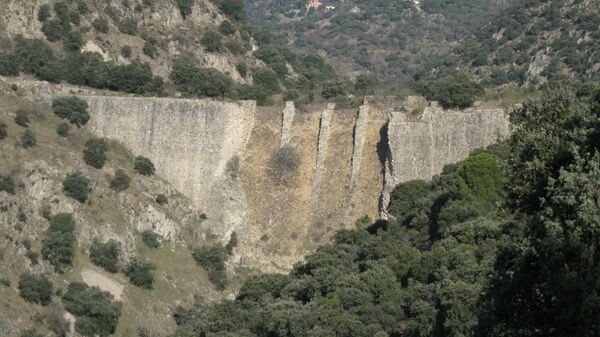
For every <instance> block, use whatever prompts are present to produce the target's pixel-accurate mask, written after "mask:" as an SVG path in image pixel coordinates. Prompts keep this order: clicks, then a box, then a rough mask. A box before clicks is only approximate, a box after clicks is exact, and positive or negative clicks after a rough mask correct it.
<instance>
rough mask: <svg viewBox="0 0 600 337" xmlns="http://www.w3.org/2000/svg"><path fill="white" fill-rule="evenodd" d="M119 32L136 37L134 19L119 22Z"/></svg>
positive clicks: (136, 30) (136, 26)
mask: <svg viewBox="0 0 600 337" xmlns="http://www.w3.org/2000/svg"><path fill="white" fill-rule="evenodd" d="M118 27H119V31H121V33H125V34H128V35H136V34H137V32H138V23H137V21H136V20H135V19H132V18H128V19H125V20H121V21H120V22H119V24H118Z"/></svg>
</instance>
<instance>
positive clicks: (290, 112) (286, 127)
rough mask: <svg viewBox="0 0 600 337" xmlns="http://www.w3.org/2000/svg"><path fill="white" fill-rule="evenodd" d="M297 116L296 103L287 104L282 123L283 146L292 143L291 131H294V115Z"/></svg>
mask: <svg viewBox="0 0 600 337" xmlns="http://www.w3.org/2000/svg"><path fill="white" fill-rule="evenodd" d="M295 114H296V106H295V105H294V102H285V108H284V109H283V118H282V122H281V146H284V145H285V144H288V143H289V142H290V130H291V129H292V123H293V122H294V115H295Z"/></svg>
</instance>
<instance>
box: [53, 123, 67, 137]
mask: <svg viewBox="0 0 600 337" xmlns="http://www.w3.org/2000/svg"><path fill="white" fill-rule="evenodd" d="M70 130H71V127H70V126H69V124H67V123H65V122H62V123H60V124H58V126H57V127H56V133H57V134H58V135H59V136H61V137H65V138H66V137H68V136H69V131H70Z"/></svg>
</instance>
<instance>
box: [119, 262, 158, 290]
mask: <svg viewBox="0 0 600 337" xmlns="http://www.w3.org/2000/svg"><path fill="white" fill-rule="evenodd" d="M155 269H156V267H155V266H154V265H153V264H152V263H150V262H144V261H140V260H139V259H133V260H132V261H131V262H130V263H129V264H128V265H127V268H125V275H127V276H128V277H129V281H130V282H131V283H132V284H133V285H135V286H138V287H140V288H144V289H152V286H153V284H154V270H155Z"/></svg>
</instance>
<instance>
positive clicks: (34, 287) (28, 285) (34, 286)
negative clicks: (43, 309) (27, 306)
mask: <svg viewBox="0 0 600 337" xmlns="http://www.w3.org/2000/svg"><path fill="white" fill-rule="evenodd" d="M19 296H21V297H22V298H23V299H24V300H26V301H27V302H32V303H38V304H41V305H43V306H46V305H48V304H49V303H50V301H51V299H52V282H50V280H49V279H48V278H47V277H46V276H35V275H33V274H31V273H23V274H21V276H20V278H19Z"/></svg>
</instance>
